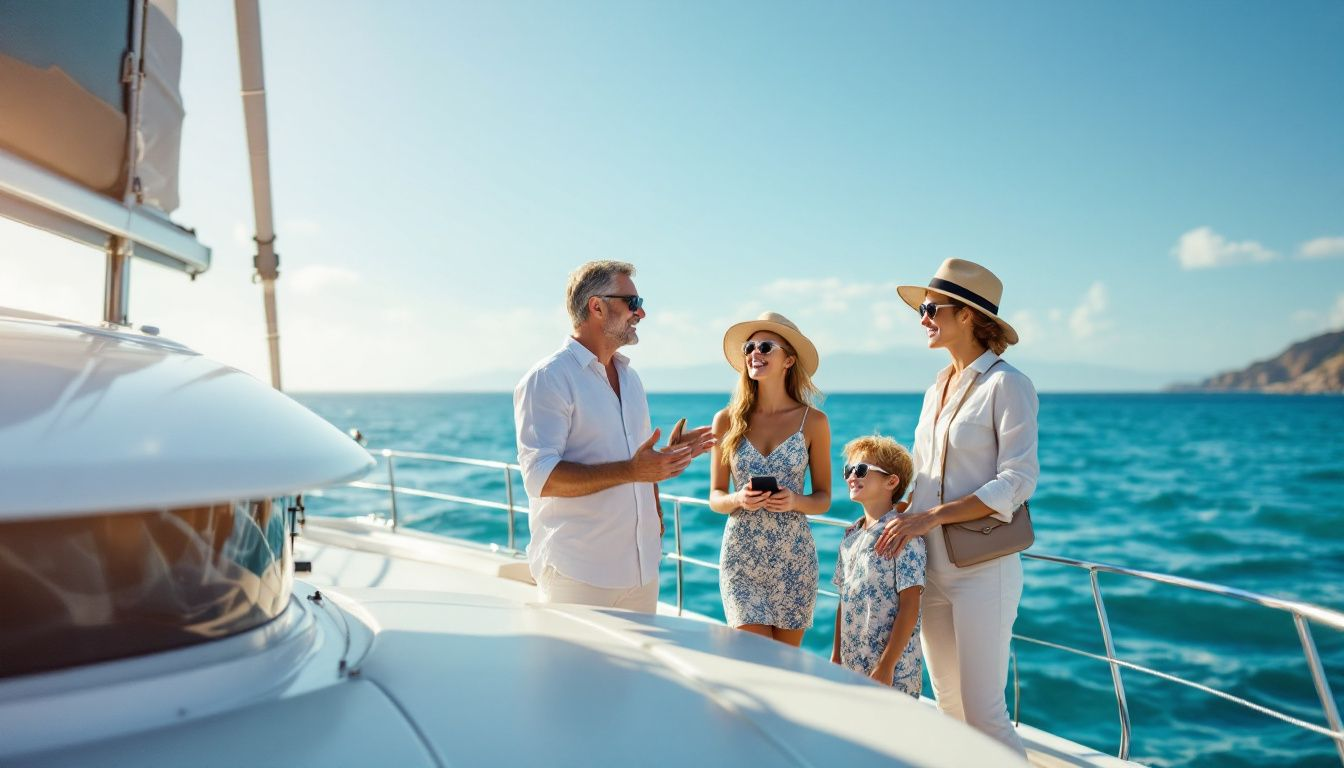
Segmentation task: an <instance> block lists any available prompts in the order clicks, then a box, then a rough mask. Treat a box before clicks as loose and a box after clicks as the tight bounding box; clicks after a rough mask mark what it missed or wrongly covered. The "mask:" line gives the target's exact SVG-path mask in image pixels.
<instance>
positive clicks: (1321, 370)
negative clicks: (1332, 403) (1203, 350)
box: [1167, 331, 1344, 394]
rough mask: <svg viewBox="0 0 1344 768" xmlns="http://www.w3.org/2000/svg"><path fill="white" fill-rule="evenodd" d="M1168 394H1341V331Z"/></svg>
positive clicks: (1178, 386)
mask: <svg viewBox="0 0 1344 768" xmlns="http://www.w3.org/2000/svg"><path fill="white" fill-rule="evenodd" d="M1167 389H1168V391H1170V392H1272V393H1277V394H1344V331H1332V332H1330V333H1324V334H1321V335H1320V336H1316V337H1314V338H1310V339H1307V340H1306V341H1299V342H1297V343H1296V344H1294V345H1292V346H1291V347H1288V349H1286V350H1284V351H1283V352H1282V353H1281V354H1279V355H1278V356H1277V357H1273V358H1270V359H1269V360H1261V361H1260V362H1257V363H1252V364H1251V365H1250V366H1247V367H1246V368H1244V369H1242V370H1240V371H1227V372H1225V373H1220V374H1218V375H1216V376H1212V377H1210V378H1207V379H1205V380H1204V381H1201V382H1199V383H1198V384H1174V385H1172V386H1170V387H1168V388H1167Z"/></svg>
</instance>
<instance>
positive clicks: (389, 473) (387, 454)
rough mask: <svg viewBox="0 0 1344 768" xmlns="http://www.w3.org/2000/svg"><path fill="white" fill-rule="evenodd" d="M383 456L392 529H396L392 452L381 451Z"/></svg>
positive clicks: (395, 496) (395, 482)
mask: <svg viewBox="0 0 1344 768" xmlns="http://www.w3.org/2000/svg"><path fill="white" fill-rule="evenodd" d="M383 458H385V459H387V498H388V501H390V502H391V504H392V530H394V531H395V530H397V475H396V472H395V471H394V470H393V469H392V464H393V458H392V452H391V451H388V450H384V451H383Z"/></svg>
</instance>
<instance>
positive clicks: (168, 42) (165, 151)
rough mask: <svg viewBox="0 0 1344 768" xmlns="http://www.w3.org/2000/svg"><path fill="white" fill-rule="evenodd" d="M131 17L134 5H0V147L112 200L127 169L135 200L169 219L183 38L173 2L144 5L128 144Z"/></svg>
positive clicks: (27, 0)
mask: <svg viewBox="0 0 1344 768" xmlns="http://www.w3.org/2000/svg"><path fill="white" fill-rule="evenodd" d="M134 10H135V8H134V2H133V0H92V1H91V0H0V114H3V115H4V119H3V120H0V148H3V149H5V150H8V151H10V152H12V153H14V154H15V155H18V156H19V157H23V158H25V159H27V160H29V161H31V162H34V163H36V164H38V165H40V166H42V167H43V168H46V169H48V170H52V171H55V172H56V173H59V174H61V175H62V176H65V177H66V178H69V179H71V180H74V181H76V182H78V183H80V184H82V185H84V186H85V187H88V188H89V189H92V190H95V191H97V192H100V193H102V194H105V195H108V196H110V197H114V198H116V199H118V200H120V199H121V198H122V197H123V195H125V194H126V192H127V191H128V188H129V185H128V181H129V179H128V171H129V170H130V169H131V168H132V167H134V169H135V171H134V172H135V175H136V176H137V177H139V179H140V184H139V189H140V193H141V200H140V202H143V203H144V204H147V205H151V206H153V207H155V208H157V209H159V210H160V211H163V212H165V213H167V212H170V211H172V210H174V209H175V208H176V207H177V203H178V199H177V164H178V152H179V145H180V142H181V129H182V118H183V115H184V113H183V110H182V99H181V95H180V93H179V92H178V80H179V78H180V74H181V69H182V39H181V37H180V36H179V35H178V33H177V27H176V23H175V16H176V7H175V4H173V3H171V2H167V3H160V2H151V3H150V4H149V6H148V7H147V8H146V9H145V14H144V35H143V38H142V39H143V44H142V51H143V57H144V71H145V79H144V83H143V88H142V91H141V102H140V121H139V125H138V130H136V135H135V141H134V142H128V141H127V130H128V126H129V124H130V122H131V115H129V114H128V111H129V109H130V106H131V105H130V103H129V98H128V93H127V88H126V84H125V83H124V82H123V72H124V71H129V70H130V69H131V68H132V65H131V64H130V63H129V62H128V61H126V59H127V57H128V53H129V52H130V51H132V50H133V49H134V43H135V31H136V30H135V29H134V22H135V14H134ZM128 149H130V150H131V151H133V152H134V153H135V157H134V158H133V159H134V161H135V162H134V164H132V163H131V162H130V160H131V159H132V158H128V156H127V152H128Z"/></svg>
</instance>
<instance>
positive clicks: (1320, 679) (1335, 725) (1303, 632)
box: [1293, 611, 1344, 763]
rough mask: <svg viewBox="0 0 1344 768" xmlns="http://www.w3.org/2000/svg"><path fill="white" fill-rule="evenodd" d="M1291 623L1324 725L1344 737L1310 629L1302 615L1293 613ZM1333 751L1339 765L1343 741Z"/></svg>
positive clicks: (1328, 681) (1343, 760) (1342, 760)
mask: <svg viewBox="0 0 1344 768" xmlns="http://www.w3.org/2000/svg"><path fill="white" fill-rule="evenodd" d="M1293 623H1294V624H1296V625H1297V636H1298V637H1299V638H1300V639H1301V640H1302V651H1303V653H1305V654H1306V655H1307V666H1308V667H1309V668H1310V669H1311V680H1312V682H1313V683H1315V684H1316V695H1317V696H1319V697H1320V699H1321V710H1322V711H1323V712H1324V713H1325V723H1326V725H1328V726H1329V727H1330V730H1332V731H1334V732H1335V733H1336V734H1340V735H1341V736H1344V725H1341V724H1340V721H1339V708H1338V707H1336V706H1335V695H1334V694H1333V693H1332V692H1331V691H1330V680H1329V679H1327V678H1326V676H1325V668H1324V667H1322V666H1321V656H1320V654H1319V653H1317V651H1316V641H1315V640H1313V639H1312V638H1311V627H1310V626H1308V625H1307V620H1306V619H1304V618H1302V614H1300V613H1298V612H1297V611H1293ZM1335 751H1336V752H1338V753H1339V761H1340V763H1344V740H1341V739H1340V738H1336V739H1335Z"/></svg>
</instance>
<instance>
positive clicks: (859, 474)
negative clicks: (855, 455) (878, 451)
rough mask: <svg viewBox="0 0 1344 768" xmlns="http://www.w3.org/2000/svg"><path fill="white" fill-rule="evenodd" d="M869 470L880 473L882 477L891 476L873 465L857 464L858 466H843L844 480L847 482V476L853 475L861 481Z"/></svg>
mask: <svg viewBox="0 0 1344 768" xmlns="http://www.w3.org/2000/svg"><path fill="white" fill-rule="evenodd" d="M870 469H871V470H872V471H874V472H881V473H882V474H884V475H890V474H891V473H890V472H888V471H887V470H885V469H883V468H881V467H878V466H875V465H873V464H864V463H863V462H859V463H858V464H846V465H845V479H846V480H848V479H849V476H850V475H853V476H854V477H856V478H858V479H859V480H862V479H863V478H864V477H866V476H867V475H868V470H870Z"/></svg>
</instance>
